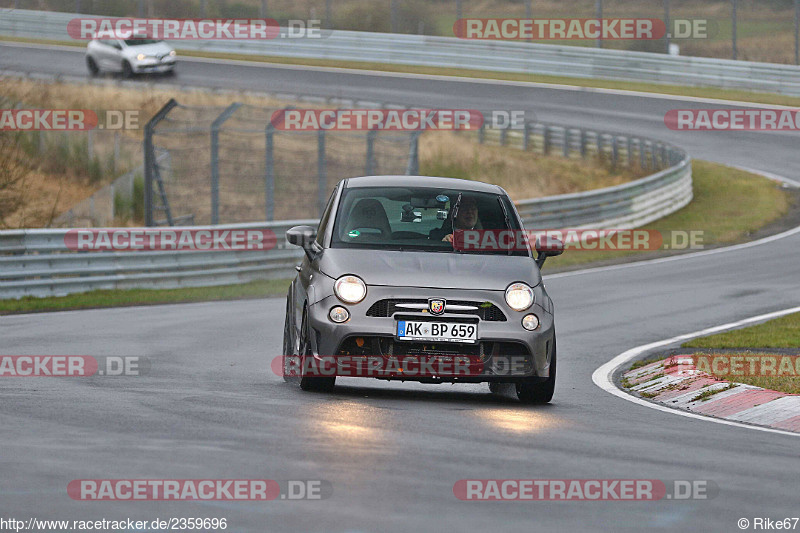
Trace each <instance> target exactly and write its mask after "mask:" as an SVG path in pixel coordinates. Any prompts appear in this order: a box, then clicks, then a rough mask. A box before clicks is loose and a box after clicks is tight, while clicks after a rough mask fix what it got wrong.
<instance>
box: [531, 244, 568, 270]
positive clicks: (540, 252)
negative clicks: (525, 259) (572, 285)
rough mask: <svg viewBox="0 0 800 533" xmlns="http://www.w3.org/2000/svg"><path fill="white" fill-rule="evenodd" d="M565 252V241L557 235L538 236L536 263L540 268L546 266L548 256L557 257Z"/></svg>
mask: <svg viewBox="0 0 800 533" xmlns="http://www.w3.org/2000/svg"><path fill="white" fill-rule="evenodd" d="M563 253H564V243H563V242H561V241H560V240H559V239H556V238H555V237H549V236H545V237H544V238H542V237H537V238H536V264H537V265H538V267H539V268H542V267H543V266H544V262H545V260H546V259H547V258H548V257H556V256H558V255H561V254H563Z"/></svg>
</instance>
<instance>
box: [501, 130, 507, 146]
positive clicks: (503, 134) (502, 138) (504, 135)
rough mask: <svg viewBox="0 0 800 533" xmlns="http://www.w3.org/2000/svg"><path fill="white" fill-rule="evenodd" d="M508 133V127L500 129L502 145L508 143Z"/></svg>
mask: <svg viewBox="0 0 800 533" xmlns="http://www.w3.org/2000/svg"><path fill="white" fill-rule="evenodd" d="M507 135H508V128H503V129H501V130H500V146H505V145H506V136H507Z"/></svg>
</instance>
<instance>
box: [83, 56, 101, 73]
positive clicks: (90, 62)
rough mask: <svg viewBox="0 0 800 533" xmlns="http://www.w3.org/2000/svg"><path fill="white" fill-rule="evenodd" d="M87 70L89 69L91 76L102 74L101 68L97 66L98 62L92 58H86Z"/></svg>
mask: <svg viewBox="0 0 800 533" xmlns="http://www.w3.org/2000/svg"><path fill="white" fill-rule="evenodd" d="M86 68H87V69H89V74H90V75H91V76H97V75H98V74H100V67H98V66H97V62H96V61H95V60H94V58H93V57H92V56H86Z"/></svg>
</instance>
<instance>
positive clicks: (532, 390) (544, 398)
mask: <svg viewBox="0 0 800 533" xmlns="http://www.w3.org/2000/svg"><path fill="white" fill-rule="evenodd" d="M555 390H556V339H555V337H553V351H552V353H551V354H550V376H549V377H548V378H547V379H546V380H545V381H538V382H536V381H533V380H531V381H521V382H519V383H517V398H519V401H520V402H522V403H525V404H543V403H549V402H550V400H552V399H553V393H554V392H555Z"/></svg>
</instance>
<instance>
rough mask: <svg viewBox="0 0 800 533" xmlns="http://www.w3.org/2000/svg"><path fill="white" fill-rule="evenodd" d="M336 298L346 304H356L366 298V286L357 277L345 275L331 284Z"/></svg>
mask: <svg viewBox="0 0 800 533" xmlns="http://www.w3.org/2000/svg"><path fill="white" fill-rule="evenodd" d="M333 292H335V293H336V297H337V298H339V299H340V300H341V301H343V302H344V303H346V304H357V303H358V302H360V301H361V300H363V299H364V298H365V297H366V296H367V285H366V284H365V283H364V281H363V280H362V279H361V278H359V277H358V276H353V275H350V274H348V275H346V276H342V277H341V278H339V279H337V280H336V282H335V283H334V284H333Z"/></svg>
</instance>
